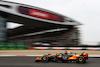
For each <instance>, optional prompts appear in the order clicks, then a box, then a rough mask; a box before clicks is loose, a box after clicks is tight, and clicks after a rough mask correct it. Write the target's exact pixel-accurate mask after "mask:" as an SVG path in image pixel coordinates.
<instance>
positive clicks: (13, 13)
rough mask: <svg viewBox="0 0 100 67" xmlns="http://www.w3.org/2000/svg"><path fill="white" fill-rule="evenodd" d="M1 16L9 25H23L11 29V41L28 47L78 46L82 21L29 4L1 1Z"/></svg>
mask: <svg viewBox="0 0 100 67" xmlns="http://www.w3.org/2000/svg"><path fill="white" fill-rule="evenodd" d="M0 9H2V10H0V15H1V16H2V17H4V18H6V19H7V22H14V23H19V24H23V26H20V27H17V28H14V29H8V31H7V32H8V35H7V36H8V40H7V42H14V43H16V42H17V43H25V44H27V45H28V46H41V45H42V46H73V45H74V46H76V45H78V44H79V30H78V27H77V26H78V25H80V23H79V22H77V21H75V20H73V19H71V18H69V17H66V16H63V15H61V14H58V13H56V12H52V11H50V10H46V9H42V8H38V7H34V6H29V5H25V4H19V3H13V2H7V1H0Z"/></svg>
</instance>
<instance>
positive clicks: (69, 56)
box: [36, 51, 88, 63]
mask: <svg viewBox="0 0 100 67" xmlns="http://www.w3.org/2000/svg"><path fill="white" fill-rule="evenodd" d="M87 59H88V54H87V53H85V52H83V53H82V54H77V53H72V52H66V51H65V53H57V54H56V55H52V54H48V55H43V56H42V57H37V58H36V62H39V61H42V62H49V61H56V62H76V63H85V62H86V60H87Z"/></svg>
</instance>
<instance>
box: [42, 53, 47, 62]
mask: <svg viewBox="0 0 100 67" xmlns="http://www.w3.org/2000/svg"><path fill="white" fill-rule="evenodd" d="M48 60H49V58H48V56H47V55H44V56H43V57H42V58H41V61H42V62H48Z"/></svg>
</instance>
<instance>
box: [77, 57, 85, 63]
mask: <svg viewBox="0 0 100 67" xmlns="http://www.w3.org/2000/svg"><path fill="white" fill-rule="evenodd" d="M85 62H86V59H85V58H84V57H83V56H79V57H78V58H77V60H76V63H85Z"/></svg>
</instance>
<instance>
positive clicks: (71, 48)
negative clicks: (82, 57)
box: [29, 47, 100, 50]
mask: <svg viewBox="0 0 100 67" xmlns="http://www.w3.org/2000/svg"><path fill="white" fill-rule="evenodd" d="M29 49H34V50H100V47H30V48H29Z"/></svg>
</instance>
